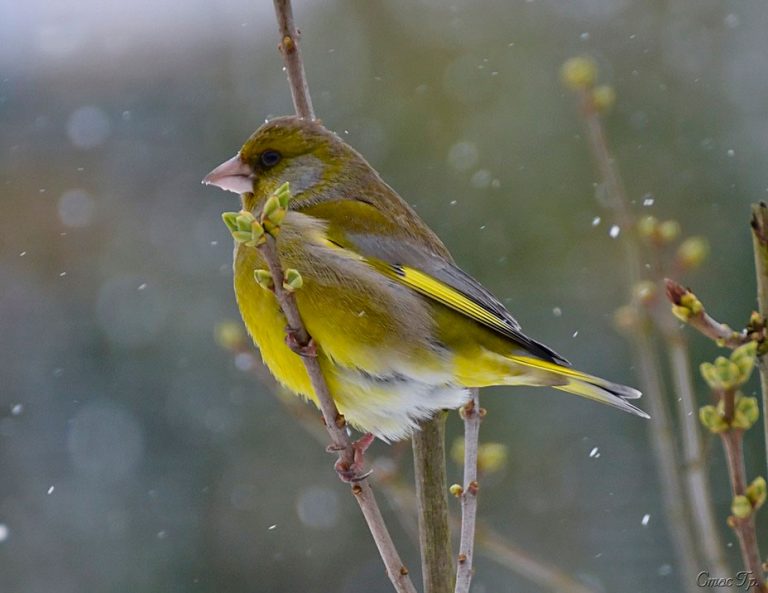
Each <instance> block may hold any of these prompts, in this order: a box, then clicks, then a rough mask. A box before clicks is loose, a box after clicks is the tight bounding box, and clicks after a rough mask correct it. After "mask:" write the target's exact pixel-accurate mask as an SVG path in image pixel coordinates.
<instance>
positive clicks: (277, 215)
mask: <svg viewBox="0 0 768 593" xmlns="http://www.w3.org/2000/svg"><path fill="white" fill-rule="evenodd" d="M287 212H288V211H287V210H286V209H285V208H284V207H283V206H281V205H280V198H278V197H277V196H276V195H275V194H272V195H271V196H269V198H267V201H266V202H265V203H264V208H263V209H262V211H261V223H262V224H263V225H264V230H265V231H266V232H267V233H269V234H270V235H272V236H273V237H274V236H277V233H279V232H280V225H281V224H282V222H283V219H284V218H285V215H286V214H287Z"/></svg>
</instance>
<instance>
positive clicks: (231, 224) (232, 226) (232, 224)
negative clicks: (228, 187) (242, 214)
mask: <svg viewBox="0 0 768 593" xmlns="http://www.w3.org/2000/svg"><path fill="white" fill-rule="evenodd" d="M237 216H238V213H237V212H222V213H221V220H223V221H224V224H225V225H227V228H228V229H229V232H230V233H234V232H235V231H236V230H238V228H237Z"/></svg>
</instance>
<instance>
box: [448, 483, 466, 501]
mask: <svg viewBox="0 0 768 593" xmlns="http://www.w3.org/2000/svg"><path fill="white" fill-rule="evenodd" d="M448 492H450V493H451V494H453V495H454V496H456V497H457V498H458V497H459V496H461V495H462V494H464V488H462V487H461V486H460V485H459V484H452V485H451V487H450V488H448Z"/></svg>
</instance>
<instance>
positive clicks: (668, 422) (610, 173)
mask: <svg viewBox="0 0 768 593" xmlns="http://www.w3.org/2000/svg"><path fill="white" fill-rule="evenodd" d="M579 97H580V103H581V110H582V115H583V117H584V122H585V124H586V128H587V139H588V141H589V145H590V149H591V151H592V154H593V156H594V159H595V162H596V164H597V168H598V171H599V172H600V177H601V178H602V181H603V184H604V187H605V192H606V195H607V196H608V198H609V200H610V202H611V207H612V209H613V211H614V215H615V217H616V224H618V225H619V227H620V229H621V231H622V233H623V236H624V240H623V241H622V244H623V248H624V260H625V262H626V264H627V265H626V269H627V281H628V284H629V288H630V290H631V291H632V292H634V291H633V288H634V287H635V286H636V285H637V284H638V283H639V282H640V280H641V279H642V259H641V256H640V245H639V243H638V240H637V237H636V231H635V228H634V217H633V216H632V212H631V210H630V207H629V200H628V199H627V195H626V192H625V190H624V185H623V183H622V180H621V176H620V175H619V172H618V168H617V167H616V163H615V160H614V158H613V155H612V154H611V152H610V150H609V149H608V142H607V140H606V137H605V131H604V129H603V124H602V121H601V119H600V115H599V113H598V111H597V109H596V107H595V104H594V101H593V97H592V94H591V89H590V88H581V89H580V90H579ZM633 306H634V308H635V310H636V311H637V314H638V317H639V319H640V322H639V328H638V330H637V331H635V332H633V334H632V337H633V343H634V349H635V353H636V357H637V360H638V366H639V378H640V382H641V388H642V391H643V393H644V394H645V396H646V397H647V398H648V404H649V407H650V414H651V418H652V420H651V422H650V424H649V427H650V430H651V445H652V447H653V451H654V456H655V458H656V464H657V466H658V469H659V481H660V485H661V492H662V498H663V500H664V507H665V508H666V510H667V518H668V521H669V530H668V531H669V534H670V537H671V539H672V543H673V546H674V548H675V553H676V555H677V557H678V558H679V559H680V562H681V564H682V577H681V580H682V581H683V583H685V586H686V588H689V589H690V590H691V591H694V590H695V589H694V587H695V586H696V585H695V583H696V574H697V573H698V561H697V554H696V549H697V548H696V545H695V543H694V540H693V537H692V534H691V528H690V525H689V519H688V514H687V512H686V508H685V504H684V498H683V493H684V489H683V484H682V480H681V478H680V472H679V467H680V460H679V454H678V451H677V447H676V443H675V432H674V425H673V422H672V419H671V417H670V414H669V411H668V409H667V406H666V403H665V401H664V388H663V379H662V373H661V368H660V365H659V360H658V357H657V356H656V349H655V346H654V343H653V338H652V335H651V328H652V325H651V319H650V317H649V315H648V313H647V311H646V310H645V308H644V307H643V306H642V305H641V304H640V303H638V302H637V297H634V296H633Z"/></svg>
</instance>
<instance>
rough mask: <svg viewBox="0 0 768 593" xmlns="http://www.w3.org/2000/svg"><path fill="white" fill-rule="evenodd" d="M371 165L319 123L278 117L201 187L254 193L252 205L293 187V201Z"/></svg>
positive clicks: (268, 123)
mask: <svg viewBox="0 0 768 593" xmlns="http://www.w3.org/2000/svg"><path fill="white" fill-rule="evenodd" d="M360 168H364V169H368V164H367V163H366V162H365V161H364V160H363V159H362V157H360V155H359V154H357V153H356V152H355V151H354V150H353V149H352V148H350V147H349V146H348V145H346V144H345V143H344V142H343V141H342V140H341V139H339V138H338V137H337V136H336V135H335V134H334V133H333V132H331V131H329V130H327V129H326V128H325V127H323V125H322V124H320V123H319V122H317V121H309V120H305V119H300V118H298V117H279V118H276V119H273V120H271V121H268V122H267V123H265V124H264V125H263V126H261V127H260V128H259V129H258V130H256V131H255V132H254V133H253V134H252V135H251V137H250V138H248V140H246V142H245V144H243V146H242V148H241V149H240V151H239V152H238V153H237V154H236V155H235V156H234V157H233V158H231V159H230V160H228V161H226V162H224V163H222V164H221V165H219V166H218V167H216V169H214V170H213V171H211V173H209V174H208V176H207V177H206V178H205V179H204V180H203V183H207V184H213V185H216V186H218V187H220V188H222V189H224V190H228V191H232V192H235V193H238V194H249V193H250V194H253V199H249V198H250V196H246V201H247V202H249V201H252V202H253V204H252V205H251V207H252V206H254V205H256V204H258V203H260V202H261V201H262V200H264V199H265V198H266V197H267V196H269V195H270V194H271V193H272V192H273V191H274V190H275V189H277V187H279V186H280V185H282V184H283V183H285V182H286V181H287V182H289V183H290V186H291V194H292V196H293V198H294V199H295V198H297V197H299V198H301V197H304V198H306V197H312V196H315V195H317V194H318V193H321V192H322V190H323V189H324V188H325V187H326V186H328V185H329V184H332V183H336V182H338V180H339V179H345V178H347V179H348V178H349V177H350V176H352V175H353V172H354V170H355V169H358V171H360V170H361V169H360Z"/></svg>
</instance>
